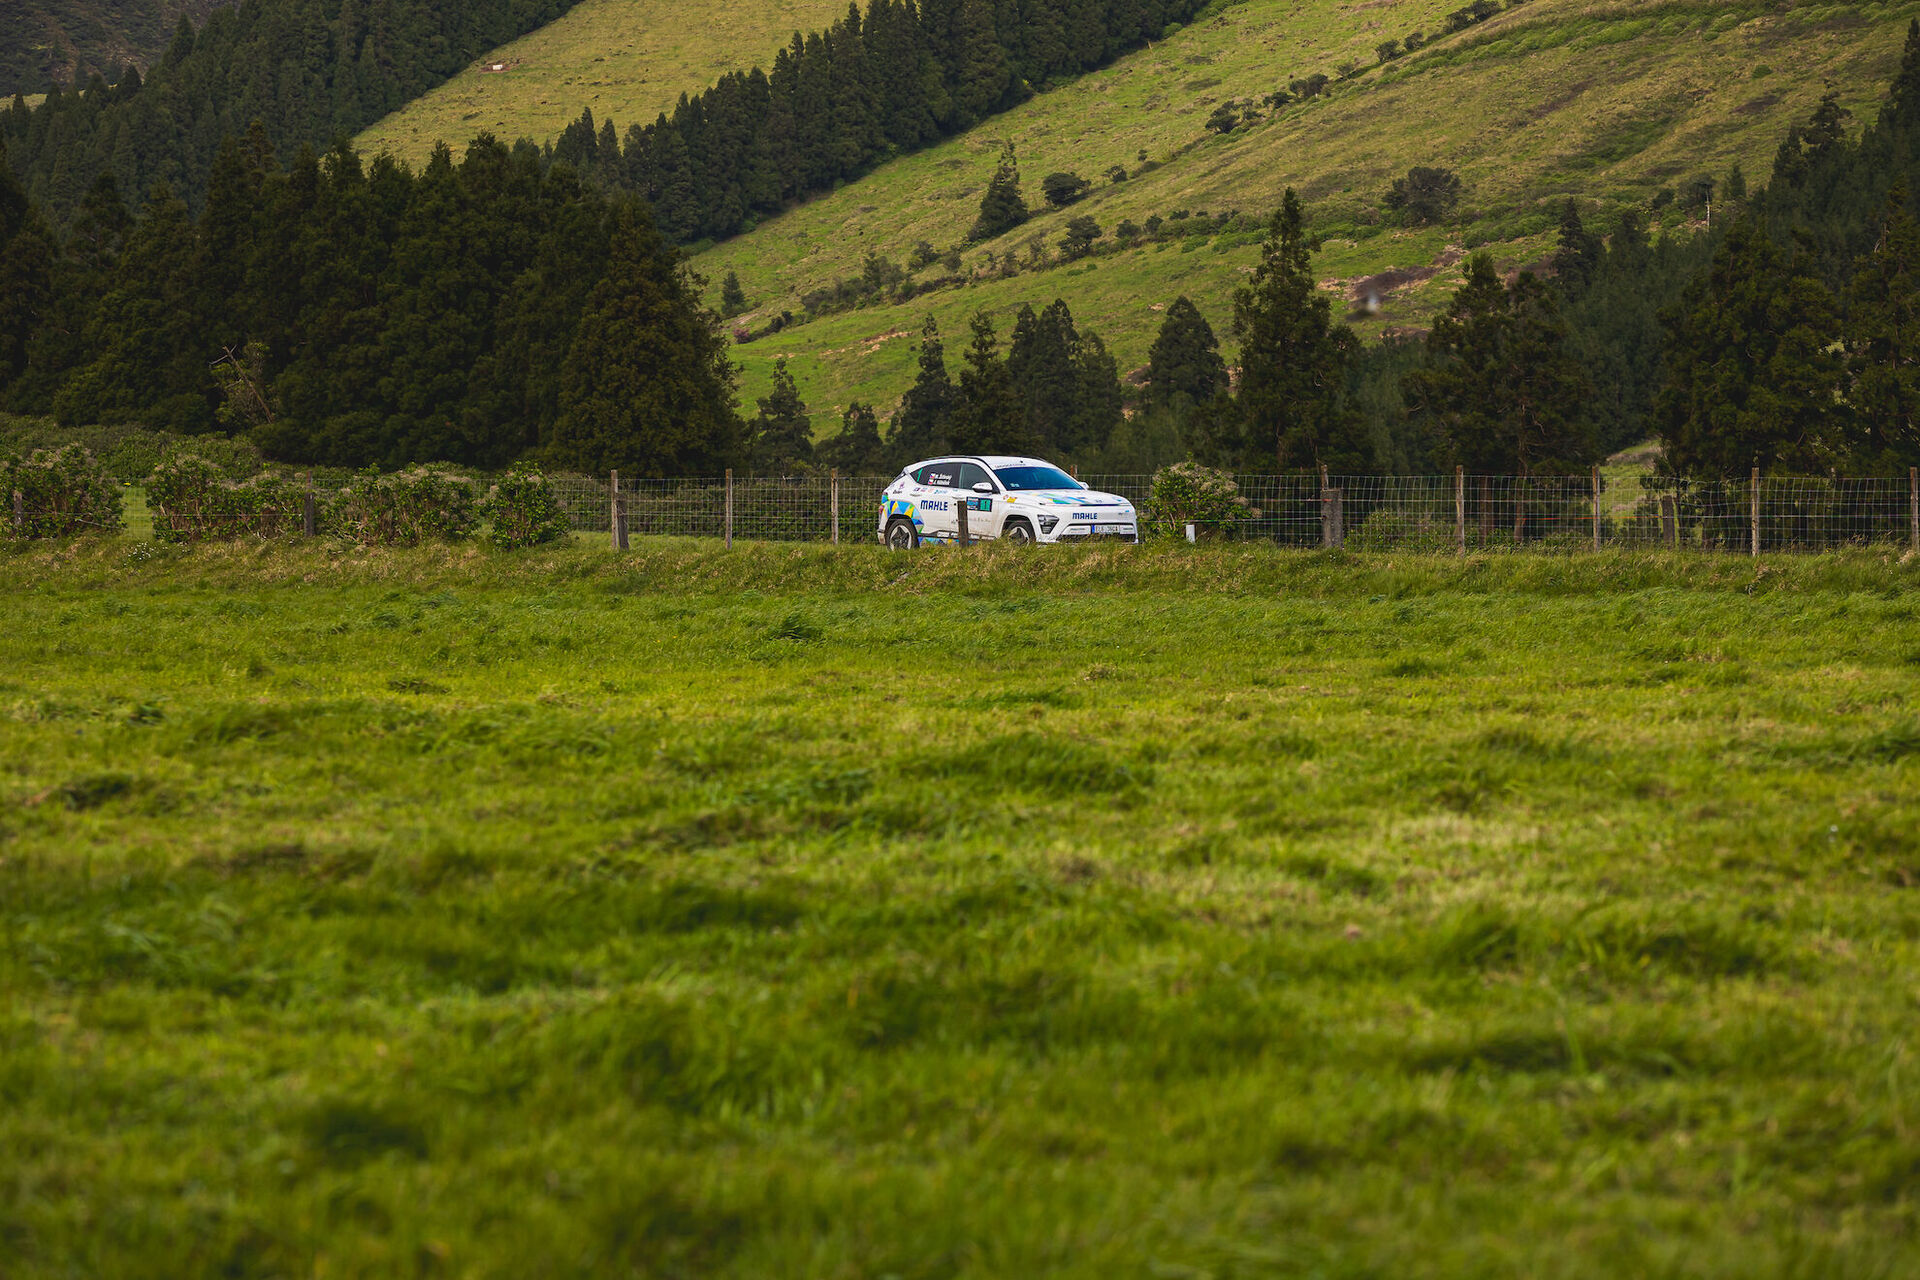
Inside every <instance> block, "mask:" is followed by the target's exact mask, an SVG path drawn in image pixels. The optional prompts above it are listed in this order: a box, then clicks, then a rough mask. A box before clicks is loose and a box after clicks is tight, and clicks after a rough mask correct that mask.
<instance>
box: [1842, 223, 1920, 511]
mask: <svg viewBox="0 0 1920 1280" xmlns="http://www.w3.org/2000/svg"><path fill="white" fill-rule="evenodd" d="M1847 355H1848V371H1849V373H1850V375H1851V379H1852V384H1851V387H1850V389H1849V392H1848V399H1849V401H1850V402H1851V403H1852V406H1853V409H1854V413H1855V414H1856V415H1857V420H1858V425H1859V431H1860V440H1859V445H1858V450H1857V461H1858V465H1861V466H1864V467H1867V468H1871V469H1873V470H1876V471H1880V472H1883V473H1884V472H1887V471H1892V472H1894V473H1896V474H1897V473H1898V472H1900V471H1902V470H1904V469H1905V468H1907V467H1911V466H1920V221H1916V220H1915V219H1914V216H1913V214H1912V212H1911V211H1910V209H1909V208H1908V200H1907V192H1906V188H1905V187H1904V186H1897V187H1895V188H1894V191H1893V194H1892V195H1891V196H1890V197H1889V198H1888V201H1887V211H1886V218H1885V221H1884V223H1883V225H1882V229H1881V232H1880V240H1879V243H1877V244H1876V245H1874V247H1873V252H1872V253H1870V254H1868V255H1867V256H1866V257H1865V258H1864V259H1862V260H1861V263H1860V270H1859V272H1858V274H1857V275H1855V277H1854V281H1853V289H1852V291H1851V298H1850V305H1849V306H1848V308H1847Z"/></svg>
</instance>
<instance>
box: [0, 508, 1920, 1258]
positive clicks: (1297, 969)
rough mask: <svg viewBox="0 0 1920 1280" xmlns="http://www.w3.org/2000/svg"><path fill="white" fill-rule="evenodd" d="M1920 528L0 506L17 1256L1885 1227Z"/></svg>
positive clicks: (0, 1120)
mask: <svg viewBox="0 0 1920 1280" xmlns="http://www.w3.org/2000/svg"><path fill="white" fill-rule="evenodd" d="M1917 573H1920V569H1917V568H1916V565H1915V564H1914V563H1913V562H1911V561H1908V562H1905V563H1901V562H1899V561H1896V560H1895V559H1893V558H1892V557H1879V556H1872V555H1866V554H1861V555H1855V556H1850V557H1833V558H1820V559H1792V560H1781V561H1778V562H1776V561H1774V560H1771V559H1766V558H1763V559H1762V560H1761V562H1760V563H1759V565H1755V564H1754V563H1752V562H1748V561H1741V562H1730V561H1727V560H1722V559H1717V558H1715V559H1696V558H1691V557H1676V558H1673V559H1662V558H1657V557H1656V558H1647V557H1633V558H1629V557H1625V556H1580V557H1567V558H1564V559H1558V558H1545V557H1539V558H1535V557H1495V558H1490V559H1478V558H1475V559H1468V560H1465V561H1462V560H1459V559H1456V558H1452V557H1434V558H1419V557H1390V556H1381V557H1361V556H1347V555H1337V554H1286V553H1276V552H1274V551H1272V550H1270V549H1265V548H1202V549H1198V550H1188V549H1176V550H1171V551H1165V552H1159V551H1152V550H1147V551H1144V552H1140V551H1132V550H1128V551H1125V552H1122V551H1120V550H1119V549H1090V550H1088V551H1086V552H1082V553H1076V552H1074V551H1072V550H1068V551H1065V552H1062V553H1059V554H1051V555H1049V554H1030V555H1020V554H1008V553H1007V552H1006V549H1004V548H989V549H984V550H982V551H981V552H980V553H978V554H952V555H924V556H914V557H900V556H889V555H886V554H884V553H882V552H879V551H878V550H876V549H869V548H845V549H841V550H838V551H836V550H833V549H828V548H818V547H765V546H762V547H745V546H743V547H740V548H737V549H736V550H735V551H734V552H732V553H726V552H723V551H720V550H717V549H714V548H711V547H705V546H689V545H673V544H669V545H650V546H648V547H647V548H645V549H643V550H641V551H638V552H636V553H633V554H631V555H628V556H625V557H614V556H612V555H610V554H607V553H603V552H599V551H597V550H587V549H582V548H578V547H568V548H562V549H558V550H554V551H542V552H535V553H528V554H524V555H519V556H506V555H499V554H495V553H492V552H488V551H484V550H480V549H477V548H469V549H459V550H449V549H440V548H423V549H420V550H419V551H416V552H411V553H395V552H388V551H363V550H358V549H347V548H328V547H326V546H324V545H317V546H307V547H297V548H293V549H285V548H254V547H246V546H235V547H227V548H204V549H200V550H197V551H190V552H183V551H173V550H166V549H162V550H153V549H144V550H141V551H139V552H137V553H136V552H135V551H134V550H133V549H132V548H130V547H129V546H128V544H126V543H120V542H98V543H81V544H71V545H67V546H62V547H57V548H35V549H32V550H28V551H16V552H14V553H12V554H9V555H7V556H5V557H0V589H5V590H6V591H7V593H8V598H9V601H10V603H9V608H8V614H7V624H6V626H5V627H4V629H0V1151H4V1152H5V1153H6V1158H5V1160H4V1161H0V1170H3V1171H4V1176H0V1251H3V1252H0V1256H4V1257H5V1258H6V1260H7V1262H6V1266H5V1267H4V1268H0V1270H4V1271H6V1273H7V1274H9V1275H13V1274H18V1275H22V1276H32V1275H53V1274H74V1273H80V1274H142V1275H187V1274H195V1275H197V1274H207V1273H215V1272H219V1273H226V1274H235V1275H282V1274H293V1273H321V1272H324V1273H327V1274H335V1275H338V1274H347V1273H352V1274H373V1275H385V1274H403V1273H404V1274H433V1273H440V1272H445V1273H448V1274H473V1275H522V1274H530V1273H539V1274H558V1275H572V1274H578V1275H589V1274H592V1275H601V1274H609V1273H614V1274H623V1273H624V1274H641V1275H686V1276H705V1275H741V1276H748V1275H752V1276H761V1275H820V1276H830V1275H831V1276H838V1275H884V1274H894V1275H901V1276H928V1277H931V1276H1005V1275H1032V1274H1057V1275H1087V1276H1113V1275H1140V1276H1148V1275H1167V1274H1176V1275H1216V1276H1256V1275H1332V1276H1341V1275H1354V1276H1358V1275H1383V1274H1409V1275H1475V1276H1479V1275H1490V1274H1492V1275H1528V1274H1554V1275H1571V1276H1585V1275H1592V1276H1602V1275H1606V1276H1613V1275H1620V1274H1646V1273H1653V1272H1659V1273H1666V1274H1686V1275H1725V1276H1736V1275H1737V1276H1750V1275H1787V1274H1798V1275H1809V1274H1813V1275H1832V1274H1845V1275H1906V1274H1913V1273H1914V1272H1915V1270H1916V1267H1915V1264H1914V1261H1913V1259H1914V1258H1915V1257H1916V1256H1920V1253H1917V1251H1916V1240H1915V1227H1916V1209H1917V1208H1920V1204H1917V1202H1916V1196H1915V1184H1916V1174H1917V1173H1920V1145H1916V1138H1915V1136H1914V1135H1915V1134H1916V1133H1920V1093H1916V1091H1915V1089H1914V1088H1913V1087H1912V1085H1911V1083H1910V1081H1909V1077H1910V1076H1911V1075H1912V1073H1913V1069H1914V1068H1913V1062H1912V1059H1913V1053H1914V1048H1915V1045H1914V1026H1915V1023H1914V1017H1913V1013H1914V1010H1913V999H1914V993H1913V989H1912V974H1913V972H1914V966H1915V962H1916V959H1917V958H1920V957H1917V956H1916V937H1920V910H1917V909H1916V906H1915V902H1914V899H1913V895H1914V893H1915V892H1916V891H1917V890H1920V843H1917V842H1916V836H1915V834H1914V833H1915V830H1916V827H1915V818H1916V816H1920V813H1917V810H1920V805H1917V804H1916V801H1915V798H1914V797H1915V795H1916V794H1920V792H1917V791H1916V787H1915V781H1916V775H1915V770H1916V767H1920V765H1917V763H1916V762H1917V761H1920V721H1917V720H1916V718H1915V716H1916V711H1915V697H1916V694H1917V693H1920V641H1916V639H1915V638H1914V637H1915V632H1914V616H1915V615H1914V610H1915V606H1916V603H1917V602H1920V578H1917V577H1916V574H1917Z"/></svg>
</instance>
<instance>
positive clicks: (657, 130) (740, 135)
mask: <svg viewBox="0 0 1920 1280" xmlns="http://www.w3.org/2000/svg"><path fill="white" fill-rule="evenodd" d="M1203 3H1204V0H869V3H868V5H867V9H866V12H865V13H864V14H863V13H861V11H860V9H859V7H858V5H857V4H852V3H850V4H849V5H848V7H847V15H846V17H844V18H842V19H840V20H839V21H837V22H835V23H834V24H833V25H832V26H831V27H829V28H828V29H827V30H825V31H816V32H813V33H811V34H809V35H807V36H804V37H802V36H801V35H800V34H798V33H795V35H794V37H793V41H792V43H791V44H789V45H788V46H787V47H785V48H783V49H780V50H778V51H777V52H776V53H775V54H774V55H773V60H772V66H771V69H770V70H767V71H762V70H761V69H760V68H759V67H755V68H754V69H753V70H751V71H746V72H734V73H732V74H730V75H728V76H726V77H725V78H723V79H722V80H720V81H719V83H717V84H715V85H714V86H713V87H711V88H709V89H707V90H706V91H704V92H702V93H699V94H696V95H694V96H692V97H687V96H685V95H683V96H682V97H681V99H680V101H679V103H678V104H677V105H676V106H675V107H674V109H673V112H672V114H670V115H669V114H667V113H664V112H663V113H662V114H661V115H660V116H659V118H658V119H656V120H655V121H653V122H652V123H651V124H646V125H635V126H633V127H630V128H629V129H628V130H627V132H626V134H625V137H624V140H623V139H622V137H621V135H620V133H619V131H618V129H617V128H616V126H615V124H614V122H613V121H611V120H608V121H604V122H602V123H600V124H599V125H598V126H597V127H596V125H595V123H594V119H593V114H592V111H591V110H588V111H585V112H583V113H582V114H581V116H580V118H579V119H578V120H576V121H575V122H574V123H573V124H571V125H569V126H568V127H567V129H566V130H565V131H564V132H563V133H562V134H561V136H560V137H559V139H558V140H557V141H556V142H555V143H554V147H553V155H554V158H555V159H557V160H562V161H565V162H567V163H569V164H571V165H573V166H575V167H576V168H578V169H580V170H581V171H583V172H586V173H590V174H593V175H595V176H596V177H597V178H599V179H600V180H601V181H604V182H607V183H609V184H610V185H613V186H616V187H619V188H622V189H625V190H630V191H635V192H638V193H640V194H641V195H644V196H645V197H646V198H647V200H648V201H649V202H651V203H652V205H653V207H654V210H655V212H656V215H657V217H658V219H659V222H660V226H661V228H662V229H663V230H664V231H666V232H667V233H668V234H669V235H671V236H673V237H674V238H675V239H677V240H679V241H681V242H682V243H688V242H693V241H698V240H702V239H719V238H721V237H724V236H730V235H734V234H736V233H738V232H740V231H743V230H745V229H747V228H749V227H751V226H752V225H753V224H754V223H755V222H757V221H758V220H759V219H761V218H764V217H766V216H768V215H770V214H774V213H777V212H779V211H780V210H781V209H784V208H786V207H787V206H788V205H790V204H792V203H793V202H794V201H796V200H799V199H802V198H804V197H806V196H808V195H811V194H814V193H816V192H821V191H828V190H831V189H832V188H834V187H835V186H837V185H839V184H841V183H843V182H849V181H852V180H853V179H855V178H857V177H859V176H860V175H861V174H864V173H866V172H867V171H868V170H870V169H872V168H873V167H874V166H875V165H877V164H878V163H880V162H881V161H882V160H884V159H886V158H887V157H889V156H892V155H896V154H904V153H906V152H910V151H915V150H918V149H920V148H922V147H925V146H928V145H930V144H932V143H934V142H937V141H939V140H941V139H942V138H947V137H951V136H952V135H954V134H957V133H961V132H964V131H965V130H967V129H969V128H971V127H973V126H974V125H975V124H978V123H979V122H980V121H982V120H985V119H987V118H988V117H990V116H992V115H994V114H995V113H997V112H1000V111H1003V110H1006V109H1007V108H1009V107H1012V106H1014V105H1016V104H1018V103H1020V102H1022V101H1024V100H1025V99H1026V98H1028V97H1030V96H1031V95H1032V94H1033V93H1034V92H1035V90H1036V89H1038V88H1041V87H1044V86H1045V85H1047V84H1048V83H1050V82H1054V81H1059V80H1063V79H1066V78H1068V77H1071V76H1075V75H1078V74H1080V73H1081V72H1083V71H1088V70H1092V69H1093V68H1095V67H1099V66H1102V65H1104V64H1105V63H1107V62H1109V61H1111V60H1112V59H1113V58H1115V57H1117V56H1119V55H1120V54H1122V53H1125V52H1127V51H1128V50H1130V49H1134V48H1138V47H1139V46H1140V45H1142V44H1144V43H1145V42H1146V41H1148V40H1150V39H1154V38H1156V37H1158V36H1159V35H1160V34H1161V32H1162V31H1163V30H1164V29H1165V28H1166V27H1167V26H1168V25H1169V24H1172V23H1176V22H1184V21H1186V20H1187V19H1188V18H1190V17H1192V16H1193V14H1194V13H1196V12H1198V11H1199V9H1200V8H1201V7H1202V6H1203Z"/></svg>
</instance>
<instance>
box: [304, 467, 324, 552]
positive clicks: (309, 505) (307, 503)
mask: <svg viewBox="0 0 1920 1280" xmlns="http://www.w3.org/2000/svg"><path fill="white" fill-rule="evenodd" d="M306 481H307V491H306V493H304V494H303V495H301V500H300V532H302V533H304V534H306V535H307V537H309V538H311V537H312V536H313V535H314V534H315V533H317V532H319V524H320V518H319V517H320V512H319V510H318V508H317V506H316V505H315V503H314V499H313V472H311V471H309V472H307V475H306Z"/></svg>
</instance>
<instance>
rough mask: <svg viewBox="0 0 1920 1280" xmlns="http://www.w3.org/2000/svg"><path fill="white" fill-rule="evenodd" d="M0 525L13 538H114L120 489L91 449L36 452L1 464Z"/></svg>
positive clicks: (77, 447) (70, 447) (76, 447)
mask: <svg viewBox="0 0 1920 1280" xmlns="http://www.w3.org/2000/svg"><path fill="white" fill-rule="evenodd" d="M16 498H17V499H18V500H19V501H18V505H17V506H16V505H15V499H16ZM0 526H4V528H5V529H6V534H7V536H9V537H15V538H69V537H72V536H74V535H75V534H81V533H118V532H119V531H120V490H119V488H118V486H116V485H115V484H114V483H113V481H112V480H111V479H110V478H109V477H108V476H107V474H106V471H105V470H104V469H103V468H102V467H101V466H100V464H99V463H98V462H97V461H96V460H95V459H94V456H93V453H92V451H91V450H89V449H85V448H82V447H81V446H80V445H77V444H70V445H63V446H62V447H60V448H58V449H35V450H34V451H33V453H32V454H31V455H29V456H28V457H25V458H21V457H17V456H16V457H12V458H8V459H6V460H5V461H4V462H0Z"/></svg>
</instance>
